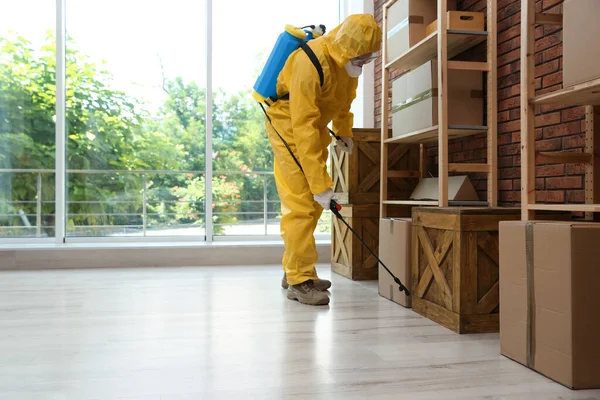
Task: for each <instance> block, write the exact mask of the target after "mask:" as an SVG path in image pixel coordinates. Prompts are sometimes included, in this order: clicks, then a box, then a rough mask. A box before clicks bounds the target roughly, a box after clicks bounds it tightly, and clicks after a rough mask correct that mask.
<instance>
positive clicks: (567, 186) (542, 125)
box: [374, 0, 585, 205]
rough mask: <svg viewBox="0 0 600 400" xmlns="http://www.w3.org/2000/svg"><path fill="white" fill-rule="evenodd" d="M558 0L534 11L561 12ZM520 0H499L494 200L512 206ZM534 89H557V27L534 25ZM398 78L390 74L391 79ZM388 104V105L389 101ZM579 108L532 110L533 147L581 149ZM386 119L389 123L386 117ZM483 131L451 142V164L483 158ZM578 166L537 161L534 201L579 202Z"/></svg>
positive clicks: (516, 184) (480, 0) (466, 6)
mask: <svg viewBox="0 0 600 400" xmlns="http://www.w3.org/2000/svg"><path fill="white" fill-rule="evenodd" d="M562 2H563V0H538V1H537V11H538V12H541V11H542V10H543V11H544V12H550V13H556V12H562ZM374 3H375V17H376V19H377V21H378V22H380V23H381V22H382V20H383V7H382V6H383V4H384V1H382V0H374ZM486 4H487V2H486V1H485V0H459V9H461V10H469V11H485V7H486ZM520 9H521V1H520V0H498V168H499V173H498V177H499V181H498V190H499V196H498V198H499V201H500V204H501V205H516V204H518V203H519V201H520V184H521V183H520V175H521V171H520V165H521V164H520V161H521V160H520V159H521V156H520V136H521V134H520V97H519V96H520V65H521V62H520V33H521V25H520V22H521V13H520ZM536 38H537V41H536V51H537V52H538V53H537V54H536V68H535V76H536V89H537V91H536V93H537V94H542V93H544V92H547V91H550V90H554V89H559V88H561V87H562V28H560V27H557V26H551V25H547V26H540V27H537V29H536ZM484 46H485V45H480V46H479V47H478V48H477V49H473V51H472V52H471V54H469V56H470V57H473V59H474V57H478V56H480V55H481V54H485V53H484V51H485V47H484ZM381 74H382V72H381V59H378V60H377V61H376V64H375V123H376V127H380V126H381ZM396 77H397V76H392V77H391V80H393V79H395V78H396ZM388 106H389V105H388ZM584 119H585V117H584V108H583V107H570V108H562V107H556V106H538V107H537V109H536V127H537V129H536V148H537V150H540V151H550V150H573V149H578V151H583V147H584V135H583V132H584V130H585V126H584V125H585V121H584ZM390 122H391V121H390ZM485 137H486V136H485V135H482V136H474V137H470V138H467V139H461V140H455V141H451V142H450V144H449V153H450V154H449V160H450V162H485V157H486V154H487V153H486V140H485ZM436 152H437V150H436V148H434V147H433V148H430V149H429V155H430V164H431V165H430V167H429V169H430V171H431V172H432V173H433V174H434V175H437V165H435V164H434V163H436V162H437V157H436ZM584 174H585V169H584V166H583V165H573V164H569V165H564V164H555V165H538V166H537V167H536V188H537V190H538V192H537V200H538V202H557V203H564V202H569V203H582V202H584V191H583V182H584ZM470 177H471V180H472V181H473V183H474V185H475V187H476V189H477V190H478V193H479V195H480V197H481V199H485V196H486V181H485V175H483V176H482V175H481V174H470Z"/></svg>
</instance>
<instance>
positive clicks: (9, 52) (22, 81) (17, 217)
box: [0, 0, 56, 238]
mask: <svg viewBox="0 0 600 400" xmlns="http://www.w3.org/2000/svg"><path fill="white" fill-rule="evenodd" d="M54 11H55V10H54V0H31V1H14V2H8V1H4V2H3V4H2V12H0V237H10V238H14V237H49V236H53V235H54V220H55V208H54V186H55V181H54V177H55V175H54V154H55V151H54V144H55V143H54V137H55V106H56V92H55V82H56V79H55V67H56V42H55V40H54V21H55V18H54V15H55V12H54Z"/></svg>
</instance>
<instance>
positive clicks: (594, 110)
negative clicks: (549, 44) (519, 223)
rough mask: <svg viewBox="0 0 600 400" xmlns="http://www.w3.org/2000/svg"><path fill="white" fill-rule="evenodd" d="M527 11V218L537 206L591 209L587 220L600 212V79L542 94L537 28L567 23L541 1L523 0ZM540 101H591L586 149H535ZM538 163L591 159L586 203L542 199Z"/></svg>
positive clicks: (524, 70) (524, 170) (524, 178)
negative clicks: (541, 8) (541, 7)
mask: <svg viewBox="0 0 600 400" xmlns="http://www.w3.org/2000/svg"><path fill="white" fill-rule="evenodd" d="M521 13H522V14H521V21H522V23H521V219H522V220H523V221H529V220H533V219H535V212H536V211H571V212H585V213H588V214H587V215H586V217H587V219H592V218H593V213H598V212H600V204H598V203H600V172H599V171H598V170H599V169H600V159H599V154H598V148H600V137H599V136H600V134H598V132H600V107H598V106H600V79H595V80H592V81H589V82H584V83H581V84H578V85H575V86H573V87H568V88H564V89H561V90H557V91H554V92H552V93H546V94H544V95H540V96H536V95H535V27H536V26H537V25H562V24H563V21H562V15H560V14H543V13H536V11H535V0H521ZM582 62H585V61H584V60H582ZM538 104H551V105H562V106H574V105H580V106H586V119H585V121H586V129H585V149H584V152H572V151H554V152H537V151H536V150H535V106H536V105H538ZM536 163H540V164H544V163H565V164H585V165H586V171H585V204H537V203H536V192H535V168H536ZM594 177H596V178H595V179H594Z"/></svg>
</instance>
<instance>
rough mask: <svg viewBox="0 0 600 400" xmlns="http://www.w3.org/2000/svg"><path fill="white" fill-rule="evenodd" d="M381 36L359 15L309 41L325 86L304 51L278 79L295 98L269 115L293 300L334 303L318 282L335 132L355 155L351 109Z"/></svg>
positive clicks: (287, 283)
mask: <svg viewBox="0 0 600 400" xmlns="http://www.w3.org/2000/svg"><path fill="white" fill-rule="evenodd" d="M381 36H382V33H381V29H380V28H379V26H378V25H377V23H376V21H375V18H373V16H372V15H371V14H356V15H351V16H349V17H348V18H346V19H345V20H344V21H343V22H342V24H340V25H339V26H337V27H336V28H335V29H333V30H332V31H331V32H329V33H327V34H326V35H323V36H321V37H319V38H316V39H314V40H311V41H309V42H308V46H309V47H310V48H311V49H312V51H313V52H314V53H315V55H316V57H317V59H318V61H319V63H320V64H321V67H322V70H323V78H324V79H323V85H322V86H321V81H320V77H319V73H318V71H317V69H316V68H315V65H314V64H313V63H312V62H311V60H310V59H309V57H308V56H307V54H306V53H305V52H304V51H303V50H302V49H298V50H296V51H295V52H294V53H292V54H291V55H290V56H289V58H288V59H287V61H286V63H285V66H284V67H283V69H282V71H281V73H280V74H279V77H278V79H277V94H278V96H281V95H282V94H286V93H289V99H286V100H278V101H276V102H275V103H274V104H273V105H271V106H270V107H269V108H268V109H267V113H268V116H269V117H270V120H271V123H272V126H271V124H270V123H268V122H267V124H266V126H267V132H268V135H269V141H270V143H271V146H272V147H273V152H274V155H275V181H276V184H277V191H278V192H279V197H280V200H281V209H282V215H283V216H282V220H281V236H282V238H283V240H284V243H285V254H284V256H283V268H284V277H283V281H282V286H283V287H284V288H287V297H288V299H290V300H298V301H299V302H301V303H304V304H311V305H325V304H329V296H328V295H327V293H326V292H325V291H326V290H327V289H329V287H330V286H331V282H330V281H328V280H323V279H319V277H318V276H317V271H316V269H315V264H316V263H317V258H318V256H317V250H316V244H315V238H314V231H315V228H316V226H317V222H318V221H319V218H320V216H321V214H322V212H323V209H327V210H328V209H329V204H330V202H331V199H332V198H333V190H332V186H333V182H332V180H331V177H330V176H329V174H328V173H327V167H326V162H327V158H328V155H329V154H328V146H329V144H330V143H331V140H332V139H331V137H330V135H329V129H328V127H327V125H328V124H329V123H330V122H333V131H334V132H335V133H336V134H337V135H338V136H339V137H341V140H338V141H337V143H336V145H337V146H340V147H341V149H342V150H344V151H347V152H351V151H352V146H353V144H352V125H353V114H352V113H351V112H350V106H351V104H352V101H353V100H354V98H355V97H356V88H357V86H358V76H359V75H360V73H361V71H362V66H363V65H364V64H366V63H368V62H370V61H372V60H373V59H375V58H376V56H377V54H376V53H377V52H378V51H379V50H380V48H381ZM273 128H275V130H276V131H275V130H274V129H273ZM278 133H279V135H281V138H280V137H279V135H278ZM282 138H283V139H284V140H285V142H287V144H288V145H289V149H290V150H288V149H287V148H286V146H285V144H284V143H283V141H282V140H281V139H282ZM289 151H291V152H293V154H294V156H295V158H296V160H297V161H298V162H299V163H300V166H301V167H302V171H301V170H300V168H299V166H298V164H297V163H296V161H295V160H294V158H293V157H292V156H291V154H290V153H289Z"/></svg>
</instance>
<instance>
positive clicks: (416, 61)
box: [385, 30, 487, 71]
mask: <svg viewBox="0 0 600 400" xmlns="http://www.w3.org/2000/svg"><path fill="white" fill-rule="evenodd" d="M437 35H438V33H437V31H436V32H433V33H432V34H431V35H429V36H427V37H426V38H425V39H423V40H421V41H420V42H419V43H417V44H415V45H414V46H413V47H411V48H410V49H409V50H407V51H406V52H405V53H404V54H402V55H400V56H398V58H396V59H395V60H392V61H391V62H389V63H388V64H386V66H385V67H386V68H390V69H398V70H402V71H408V70H411V69H414V68H415V67H418V66H420V65H422V64H424V63H426V62H427V61H429V60H432V59H434V58H435V57H436V56H437ZM486 38H487V32H485V31H457V30H448V59H451V58H452V57H454V56H456V55H458V54H460V53H462V52H463V51H465V50H468V49H470V48H472V47H474V46H476V45H478V44H479V43H481V42H484V41H485V40H486Z"/></svg>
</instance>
